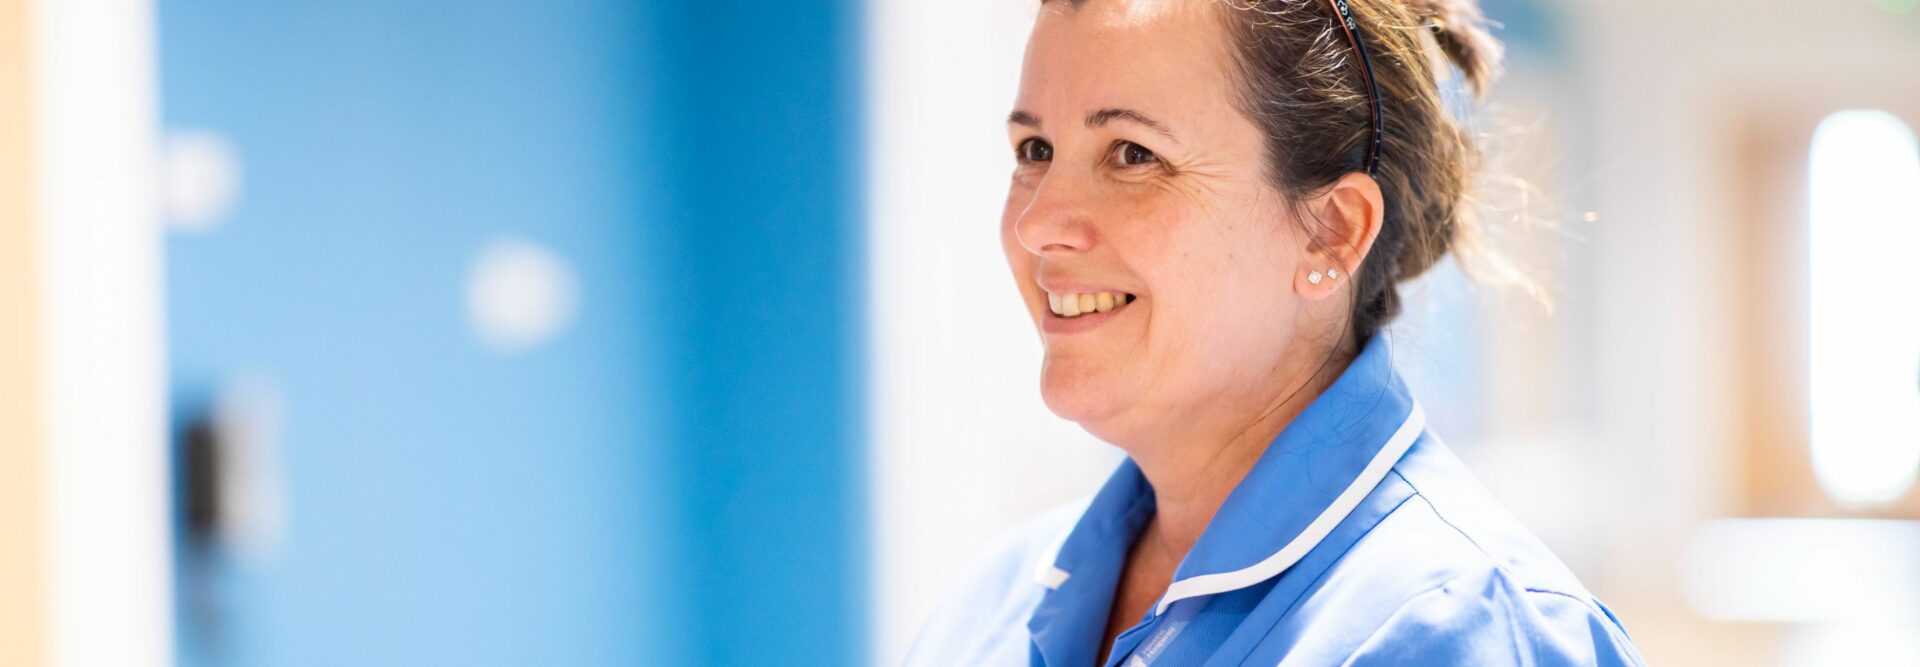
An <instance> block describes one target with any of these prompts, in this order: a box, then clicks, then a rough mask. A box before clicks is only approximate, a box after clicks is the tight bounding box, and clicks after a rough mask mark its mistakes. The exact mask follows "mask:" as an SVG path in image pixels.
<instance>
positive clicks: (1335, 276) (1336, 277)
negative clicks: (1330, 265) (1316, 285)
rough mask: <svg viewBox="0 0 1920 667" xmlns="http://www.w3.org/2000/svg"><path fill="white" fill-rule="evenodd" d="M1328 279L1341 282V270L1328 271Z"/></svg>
mask: <svg viewBox="0 0 1920 667" xmlns="http://www.w3.org/2000/svg"><path fill="white" fill-rule="evenodd" d="M1327 277H1328V278H1332V279H1334V280H1339V279H1340V270H1339V269H1327Z"/></svg>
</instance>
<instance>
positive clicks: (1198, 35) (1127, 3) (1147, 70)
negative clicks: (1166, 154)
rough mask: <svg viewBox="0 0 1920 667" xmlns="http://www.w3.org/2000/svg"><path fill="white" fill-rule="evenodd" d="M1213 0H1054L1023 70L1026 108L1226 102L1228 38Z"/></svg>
mask: <svg viewBox="0 0 1920 667" xmlns="http://www.w3.org/2000/svg"><path fill="white" fill-rule="evenodd" d="M1221 11H1222V10H1221V8H1220V7H1218V6H1217V5H1216V2H1214V0H1081V1H1080V2H1072V1H1070V0H1052V1H1051V2H1047V3H1046V4H1044V5H1042V6H1041V10H1040V15H1039V17H1038V18H1037V19H1036V20H1035V22H1034V28H1033V36H1032V38H1031V39H1030V40H1029V41H1028V43H1027V58H1026V64H1025V67H1024V69H1023V71H1022V73H1021V90H1020V98H1021V106H1022V107H1023V108H1025V107H1046V106H1054V105H1071V106H1086V105H1096V106H1099V105H1129V106H1134V107H1150V106H1151V107H1162V108H1164V107H1165V106H1169V105H1175V104H1178V105H1183V106H1192V105H1194V104H1196V103H1205V102H1209V101H1211V102H1220V103H1224V102H1225V101H1226V100H1227V95H1228V88H1229V86H1231V79H1230V78H1229V74H1230V71H1231V58H1230V54H1231V51H1230V46H1229V44H1230V40H1229V36H1228V34H1227V30H1226V28H1225V25H1224V21H1223V16H1222V13H1221Z"/></svg>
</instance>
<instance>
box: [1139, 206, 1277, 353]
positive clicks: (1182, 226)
mask: <svg viewBox="0 0 1920 667" xmlns="http://www.w3.org/2000/svg"><path fill="white" fill-rule="evenodd" d="M1282 224H1286V221H1285V219H1284V218H1283V217H1280V216H1279V215H1276V214H1272V213H1268V214H1247V213H1240V214H1237V215H1234V214H1229V215H1223V216H1219V217H1211V218H1190V219H1187V220H1184V221H1181V222H1178V223H1171V224H1165V226H1163V227H1161V229H1160V230H1159V231H1151V232H1149V231H1146V230H1142V233H1141V234H1140V238H1141V239H1143V240H1147V241H1148V243H1146V244H1143V246H1142V247H1141V248H1139V251H1140V252H1141V253H1143V255H1145V256H1146V257H1147V259H1143V260H1142V261H1141V262H1140V263H1139V264H1140V266H1141V271H1142V274H1143V276H1144V277H1145V278H1146V281H1147V285H1148V289H1149V290H1150V291H1151V292H1152V294H1153V295H1154V303H1153V310H1152V312H1153V327H1152V331H1151V337H1152V344H1153V347H1155V348H1157V350H1156V352H1158V354H1157V355H1155V356H1157V357H1159V358H1158V359H1157V362H1158V363H1159V364H1160V365H1162V366H1163V368H1162V371H1163V372H1165V373H1166V374H1168V375H1170V376H1186V377H1194V376H1198V377H1200V378H1203V380H1204V381H1206V382H1217V381H1229V378H1230V377H1231V376H1234V375H1238V374H1240V373H1242V372H1252V371H1254V370H1255V369H1259V368H1264V367H1267V366H1271V365H1273V364H1275V363H1277V361H1278V359H1279V357H1280V355H1282V354H1283V353H1284V352H1285V348H1286V341H1288V340H1290V339H1291V338H1292V335H1293V329H1294V320H1295V317H1296V314H1297V313H1298V310H1299V308H1300V305H1301V301H1300V299H1299V296H1298V295H1296V294H1294V292H1293V289H1292V276H1293V272H1294V267H1295V266H1296V265H1297V263H1298V261H1299V249H1298V248H1296V247H1294V246H1295V245H1296V244H1297V242H1296V240H1295V239H1294V238H1293V237H1294V235H1292V234H1288V233H1286V231H1285V229H1284V228H1282V227H1278V226H1277V225H1282Z"/></svg>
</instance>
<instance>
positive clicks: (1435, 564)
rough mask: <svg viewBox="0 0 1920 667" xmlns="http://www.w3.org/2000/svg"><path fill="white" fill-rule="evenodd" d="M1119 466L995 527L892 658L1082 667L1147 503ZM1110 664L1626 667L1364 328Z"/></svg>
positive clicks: (1587, 596)
mask: <svg viewBox="0 0 1920 667" xmlns="http://www.w3.org/2000/svg"><path fill="white" fill-rule="evenodd" d="M1153 512H1154V496H1153V489H1152V488H1151V487H1150V486H1148V484H1147V481H1146V478H1145V477H1143V476H1141V474H1140V469H1139V468H1138V467H1137V466H1135V465H1134V463H1133V462H1132V461H1131V460H1128V461H1125V462H1122V463H1121V465H1120V467H1119V469H1118V470H1115V471H1114V473H1113V475H1112V476H1111V477H1110V478H1109V479H1108V480H1107V483H1106V484H1105V486H1103V487H1102V488H1101V489H1100V491H1099V492H1098V493H1097V494H1095V495H1094V496H1093V498H1092V499H1091V500H1089V501H1085V502H1082V503H1076V504H1075V505H1072V506H1068V507H1063V508H1060V509H1057V510H1054V511H1052V512H1049V513H1047V514H1045V515H1043V516H1041V517H1038V518H1037V519H1035V520H1033V521H1031V522H1029V523H1028V524H1027V525H1025V526H1023V527H1021V528H1019V529H1017V530H1015V531H1014V532H1013V533H1011V534H1009V535H1007V536H1005V537H1003V538H1002V539H1001V540H1000V541H999V542H998V543H997V544H996V545H995V546H994V547H992V548H990V549H989V551H988V554H987V556H986V557H985V558H984V559H982V560H981V561H980V562H979V563H978V564H976V565H975V566H974V567H973V568H972V569H971V570H970V572H968V573H967V574H966V575H965V576H964V577H963V578H962V581H961V582H960V585H959V586H958V587H957V588H956V589H955V590H956V592H955V593H954V594H952V595H951V596H950V597H949V598H948V599H947V600H946V601H945V602H943V603H942V604H941V605H940V607H939V608H938V609H937V610H936V611H935V612H934V615H933V617H932V618H931V619H930V620H929V621H928V622H927V624H926V626H925V627H924V628H923V629H922V631H921V634H920V636H919V638H918V639H917V640H916V641H915V643H914V646H913V649H912V650H911V651H910V652H909V654H908V656H907V660H906V664H908V665H910V666H912V667H923V666H926V667H930V666H935V665H939V666H948V665H1022V664H1027V665H1034V666H1035V667H1042V666H1044V667H1088V666H1091V665H1094V664H1095V660H1096V658H1097V656H1098V655H1099V654H1100V649H1101V646H1100V643H1101V642H1102V641H1103V640H1104V634H1105V630H1106V624H1107V617H1108V612H1109V610H1110V609H1111V606H1112V603H1113V596H1114V591H1115V589H1116V587H1117V585H1118V583H1119V580H1120V574H1121V569H1122V567H1123V566H1124V564H1125V561H1126V556H1127V551H1128V548H1129V547H1130V546H1131V545H1132V544H1133V542H1134V540H1135V539H1136V538H1138V537H1139V535H1140V531H1141V530H1142V529H1143V528H1145V526H1146V524H1147V521H1148V519H1150V518H1151V517H1152V516H1153ZM1106 664H1107V665H1109V666H1126V667H1140V666H1148V665H1168V666H1172V665H1182V666H1184V665H1197V666H1198V665H1204V666H1214V665H1286V666H1294V665H1542V666H1546V665H1644V664H1645V663H1644V661H1643V660H1642V659H1641V657H1640V655H1639V652H1638V651H1637V650H1636V649H1635V648H1634V646H1633V642H1632V640H1630V639H1629V638H1628V637H1627V633H1626V630H1624V629H1623V628H1622V627H1621V625H1620V622H1619V620H1618V619H1616V618H1614V616H1613V613H1612V612H1611V611H1609V610H1608V609H1607V607H1606V606H1605V605H1602V604H1600V601H1599V600H1596V599H1594V597H1593V595H1592V594H1591V593H1588V592H1587V590H1586V589H1585V588H1584V587H1582V586H1581V585H1580V582H1579V581H1578V580H1576V579H1575V578H1574V576H1573V574H1572V573H1570V572H1568V571H1567V568H1566V566H1564V565H1562V564H1561V563H1560V561H1559V560H1558V559H1557V558H1555V557H1554V556H1553V554H1552V553H1551V552H1549V551H1548V550H1547V548H1546V547H1545V545H1542V544H1541V543H1540V541H1539V540H1538V539H1535V538H1534V537H1533V536H1532V535H1531V534H1529V533H1528V532H1527V530H1526V529H1525V528H1522V527H1521V526H1520V525H1519V523H1518V522H1516V521H1515V520H1514V519H1513V518H1512V517H1511V516H1509V515H1508V514H1507V513H1506V512H1505V511H1503V510H1502V509H1501V508H1500V507H1499V506H1498V505H1497V504H1495V503H1494V502H1493V500H1492V499H1491V498H1489V497H1488V495H1487V493H1486V491H1485V490H1484V489H1482V488H1481V487H1480V485H1479V484H1478V482H1476V481H1475V480H1474V478H1473V476H1472V475H1471V474H1470V473H1469V472H1468V471H1467V469H1466V468H1465V467H1464V466H1463V465H1462V464H1461V463H1460V461H1459V460H1458V459H1456V458H1455V457H1454V455H1453V453H1452V452H1451V451H1449V450H1448V449H1447V446H1446V445H1445V444H1443V443H1441V441H1440V439H1439V438H1437V437H1435V436H1433V435H1432V434H1431V433H1428V432H1427V431H1426V428H1425V418H1424V417H1423V416H1422V413H1421V411H1420V407H1419V406H1418V405H1417V404H1415V403H1414V401H1413V398H1412V397H1411V396H1410V395H1409V394H1408V392H1407V389H1406V386H1405V384H1403V383H1402V382H1401V380H1400V378H1399V377H1398V376H1397V375H1396V374H1395V372H1394V370H1393V365H1392V358H1391V353H1390V351H1389V348H1388V345H1387V343H1386V341H1385V340H1384V337H1383V336H1376V337H1374V339H1373V340H1372V341H1370V342H1369V343H1368V344H1367V345H1366V347H1365V349H1364V350H1363V351H1362V352H1361V354H1360V355H1359V356H1358V357H1357V358H1356V359H1355V360H1354V362H1353V364H1352V365H1351V366H1349V367H1348V369H1347V370H1346V372H1345V373H1343V374H1342V375H1341V377H1340V378H1339V379H1338V380H1337V381H1335V383H1334V384H1333V386H1332V387H1330V388H1329V389H1328V390H1327V391H1326V392H1325V393H1324V394H1322V395H1321V396H1320V397H1319V398H1317V399H1315V401H1314V402H1313V403H1312V404H1311V405H1309V406H1308V407H1307V409H1306V410H1305V411H1304V412H1303V413H1301V414H1300V416H1299V417H1297V418H1295V419H1294V421H1293V423H1292V424H1290V425H1288V426H1287V428H1286V430H1285V431H1283V432H1282V433H1281V434H1280V435H1279V437H1278V438H1276V439H1275V440H1274V441H1273V443H1272V444H1271V445H1269V446H1268V448H1267V451H1266V452H1265V453H1264V454H1263V455H1262V456H1261V457H1260V459H1259V461H1258V462H1257V463H1255V465H1254V467H1253V469H1252V470H1251V471H1250V472H1248V473H1247V476H1246V478H1245V479H1244V480H1242V481H1241V482H1240V485H1239V486H1238V487H1236V488H1235V489H1234V490H1233V492H1232V493H1231V494H1230V495H1229V496H1228V497H1227V500H1226V502H1225V503H1224V504H1222V505H1221V507H1220V510H1219V512H1218V513H1217V514H1215V515H1214V518H1213V521H1212V523H1210V524H1208V525H1207V528H1206V530H1205V531H1204V532H1203V533H1202V534H1201V536H1200V539H1199V541H1198V542H1196V543H1195V544H1194V546H1193V549H1192V551H1190V552H1189V553H1188V554H1187V556H1186V558H1185V559H1184V560H1183V561H1181V563H1180V565H1179V566H1178V568H1177V569H1176V570H1175V572H1174V576H1173V583H1172V584H1171V585H1169V586H1168V587H1167V590H1166V593H1165V594H1163V595H1162V597H1161V598H1160V601H1159V602H1158V603H1157V604H1156V605H1155V606H1154V608H1153V609H1151V610H1148V612H1147V613H1146V614H1145V615H1144V616H1143V617H1142V618H1141V619H1140V620H1139V623H1137V624H1136V625H1134V626H1133V627H1132V628H1131V629H1128V630H1127V631H1126V632H1124V633H1122V634H1121V635H1120V636H1119V637H1118V638H1116V639H1115V640H1114V644H1113V650H1112V652H1111V654H1110V657H1109V659H1108V660H1107V662H1106Z"/></svg>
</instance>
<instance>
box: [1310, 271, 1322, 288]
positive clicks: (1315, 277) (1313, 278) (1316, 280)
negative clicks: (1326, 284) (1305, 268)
mask: <svg viewBox="0 0 1920 667" xmlns="http://www.w3.org/2000/svg"><path fill="white" fill-rule="evenodd" d="M1307 282H1309V283H1312V284H1315V285H1318V284H1320V272H1319V271H1315V272H1313V273H1309V274H1307Z"/></svg>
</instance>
